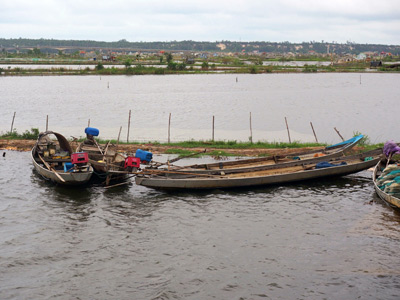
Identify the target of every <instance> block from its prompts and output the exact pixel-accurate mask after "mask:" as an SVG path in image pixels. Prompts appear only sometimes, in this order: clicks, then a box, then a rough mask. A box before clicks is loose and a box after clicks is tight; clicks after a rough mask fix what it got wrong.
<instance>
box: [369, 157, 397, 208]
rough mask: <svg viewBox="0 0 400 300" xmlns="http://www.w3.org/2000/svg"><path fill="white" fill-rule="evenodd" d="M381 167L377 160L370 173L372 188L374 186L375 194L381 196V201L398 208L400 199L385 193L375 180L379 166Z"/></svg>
mask: <svg viewBox="0 0 400 300" xmlns="http://www.w3.org/2000/svg"><path fill="white" fill-rule="evenodd" d="M381 167H382V162H378V163H377V164H376V166H375V168H374V172H373V173H372V181H373V182H374V188H375V192H376V194H377V195H378V196H379V198H381V199H382V200H383V201H385V202H386V203H387V204H389V205H390V206H392V207H395V208H399V209H400V199H399V198H396V197H393V196H392V195H389V194H387V193H385V192H384V191H382V190H381V189H380V188H379V187H378V185H377V183H376V180H377V178H378V173H379V170H380V168H381Z"/></svg>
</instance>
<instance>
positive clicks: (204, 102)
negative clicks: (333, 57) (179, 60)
mask: <svg viewBox="0 0 400 300" xmlns="http://www.w3.org/2000/svg"><path fill="white" fill-rule="evenodd" d="M399 79H400V75H399V74H365V73H363V74H347V73H346V74H337V73H335V74H320V73H318V74H262V75H250V74H231V75H221V74H210V75H171V76H102V77H100V76H75V77H74V76H49V77H41V76H38V77H0V95H1V99H0V103H1V110H0V132H6V131H8V130H10V127H11V121H12V117H13V114H14V112H16V113H17V114H16V119H15V123H14V128H17V130H18V131H19V132H23V131H25V130H29V129H30V128H32V127H35V128H39V129H40V130H44V129H45V126H46V116H47V115H48V116H49V129H51V130H54V131H60V132H61V133H63V134H65V135H66V136H67V137H69V136H75V137H78V136H84V132H83V129H84V128H85V127H86V126H87V125H88V120H89V119H90V125H91V126H94V127H97V128H99V129H100V135H101V137H103V138H104V139H109V138H114V139H116V138H117V136H118V133H119V128H120V126H122V132H121V139H122V140H126V138H127V131H128V130H127V128H128V116H129V110H131V111H132V120H131V128H130V140H141V141H143V140H144V141H148V140H158V141H165V140H166V139H167V137H168V119H169V113H171V114H172V117H171V140H172V141H178V140H189V139H192V138H193V139H203V140H208V139H211V137H212V119H213V118H212V117H213V116H215V139H217V140H243V141H247V140H248V138H249V136H250V120H249V117H250V112H251V114H252V129H253V140H254V141H257V140H267V141H288V135H287V132H286V124H285V117H287V120H288V125H289V129H290V134H291V140H292V141H293V140H298V141H303V142H308V141H314V136H313V133H312V129H311V126H310V122H312V123H313V126H314V129H315V132H316V134H317V137H318V140H319V141H320V142H326V143H328V144H332V143H336V142H339V141H340V138H339V136H338V135H337V134H336V132H335V131H334V127H336V128H337V129H338V130H339V131H340V133H341V134H342V136H344V138H346V139H347V138H350V137H352V136H353V134H354V133H355V132H361V133H364V134H366V135H368V136H369V138H370V140H371V142H373V143H377V142H385V141H386V140H388V139H394V140H396V139H398V138H399V137H398V130H397V126H396V125H395V124H396V120H397V119H398V116H399V115H400V105H398V102H399V95H400V84H399V82H400V81H399Z"/></svg>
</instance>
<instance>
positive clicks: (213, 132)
mask: <svg viewBox="0 0 400 300" xmlns="http://www.w3.org/2000/svg"><path fill="white" fill-rule="evenodd" d="M214 123H215V116H213V122H212V141H213V142H214Z"/></svg>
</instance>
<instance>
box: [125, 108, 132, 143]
mask: <svg viewBox="0 0 400 300" xmlns="http://www.w3.org/2000/svg"><path fill="white" fill-rule="evenodd" d="M130 127H131V110H129V119H128V135H127V136H126V142H127V143H129V128H130Z"/></svg>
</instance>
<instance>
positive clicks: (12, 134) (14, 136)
mask: <svg viewBox="0 0 400 300" xmlns="http://www.w3.org/2000/svg"><path fill="white" fill-rule="evenodd" d="M38 135H39V129H38V128H31V131H28V130H26V131H25V132H23V133H21V134H20V133H18V132H17V130H16V129H14V130H13V131H8V132H6V133H4V134H3V133H2V134H0V138H1V139H8V140H36V139H37V138H38Z"/></svg>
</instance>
